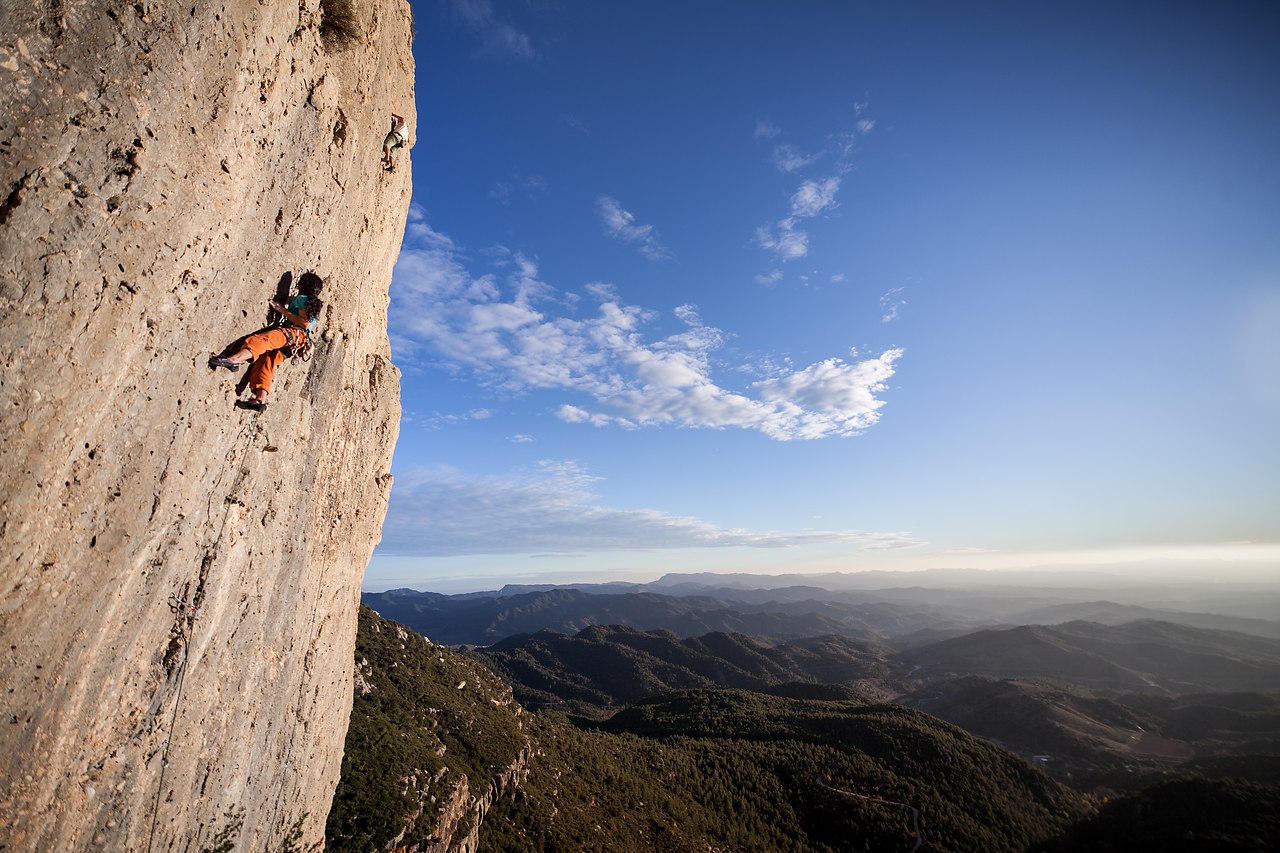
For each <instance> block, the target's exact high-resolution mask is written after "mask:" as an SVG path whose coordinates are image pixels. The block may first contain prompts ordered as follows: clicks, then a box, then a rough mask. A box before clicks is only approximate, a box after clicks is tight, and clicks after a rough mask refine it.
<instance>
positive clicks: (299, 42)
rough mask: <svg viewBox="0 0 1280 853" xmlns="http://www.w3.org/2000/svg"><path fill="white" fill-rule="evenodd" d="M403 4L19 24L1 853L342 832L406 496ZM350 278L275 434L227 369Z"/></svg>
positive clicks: (24, 10)
mask: <svg viewBox="0 0 1280 853" xmlns="http://www.w3.org/2000/svg"><path fill="white" fill-rule="evenodd" d="M411 32H412V22H411V13H410V10H409V8H408V4H407V3H406V2H405V0H368V2H361V3H352V2H350V0H301V2H294V0H225V2H213V3H205V2H196V0H190V2H187V3H177V2H170V3H159V2H143V3H137V4H132V3H124V2H118V0H106V2H103V0H36V2H35V3H34V4H21V3H4V4H2V5H0V122H2V123H0V411H3V416H2V417H0V541H2V542H3V550H2V551H0V590H2V595H0V636H2V638H3V649H2V651H3V654H0V685H3V686H2V688H0V689H2V690H3V706H2V709H0V710H2V712H3V716H2V717H0V847H2V848H3V849H6V850H82V849H95V850H96V849H105V850H129V851H141V850H191V851H196V850H201V849H204V848H206V847H211V846H213V843H214V840H215V839H217V840H219V841H227V840H233V841H234V844H235V847H236V849H241V850H266V849H273V850H274V849H281V848H282V847H284V846H290V845H291V844H293V843H294V842H301V843H303V844H312V843H314V842H317V841H319V839H320V838H321V837H322V835H323V827H324V824H325V817H326V814H327V812H328V809H329V804H330V801H331V797H332V793H333V790H334V787H335V785H336V784H337V779H338V772H339V765H340V760H341V756H342V748H343V738H344V735H345V731H346V727H347V719H348V712H349V709H350V706H351V693H352V659H353V650H354V643H355V632H356V613H357V605H358V588H359V582H360V577H361V575H362V573H363V571H364V568H365V565H366V563H367V561H368V557H369V554H370V552H371V550H372V548H373V546H374V544H375V543H376V541H377V538H378V535H379V530H380V527H381V523H382V519H383V516H384V514H385V511H386V500H387V495H388V492H389V489H390V480H391V478H390V473H389V467H390V460H391V452H392V447H393V444H394V442H395V438H396V432H397V425H398V420H399V402H398V385H399V379H398V374H397V372H396V370H395V368H394V367H393V366H392V365H391V362H390V358H389V348H388V342H387V332H386V311H387V304H388V299H387V288H388V285H389V282H390V276H391V268H392V266H393V264H394V262H395V258H396V255H397V253H398V251H399V246H400V240H401V235H402V232H403V226H404V222H405V217H406V213H407V210H408V204H409V195H410V178H409V175H410V170H409V168H408V159H407V155H402V157H401V162H400V168H398V169H397V170H396V171H395V172H392V173H385V172H383V171H382V169H381V167H380V165H379V157H380V154H381V144H382V137H383V136H384V134H385V133H386V130H387V129H388V122H389V117H390V113H391V112H392V111H395V112H397V113H400V114H402V115H404V116H405V117H406V118H408V119H409V120H410V124H411V126H412V125H413V122H414V118H415V117H414V110H413V92H412V90H413V60H412V56H411V53H410V45H411V38H412V35H411ZM308 269H315V270H316V271H317V272H319V273H320V274H321V275H322V276H323V277H324V278H325V279H326V281H327V287H326V291H325V293H324V297H325V300H326V303H327V305H326V309H325V312H324V316H323V317H322V320H321V327H320V329H321V330H320V333H319V336H318V337H319V339H318V340H317V342H316V347H315V353H314V357H313V358H312V360H311V361H309V362H306V363H293V364H289V363H286V364H285V366H284V367H283V368H281V371H280V372H279V374H278V375H277V379H276V383H275V387H274V388H273V391H272V394H271V400H270V405H269V407H268V409H267V410H266V411H265V412H264V413H262V414H260V415H259V414H254V413H251V412H243V411H240V410H238V409H235V408H233V407H232V401H233V399H234V394H235V391H234V386H235V384H236V380H237V379H238V378H239V376H240V375H243V374H240V375H232V374H228V373H225V372H220V373H217V374H215V373H213V372H211V371H210V370H209V368H208V367H207V366H206V360H207V358H208V357H209V355H210V353H212V352H214V351H219V350H221V349H222V348H223V347H224V346H225V345H227V344H230V343H232V342H233V341H235V340H236V339H237V338H238V337H240V336H242V335H244V334H246V333H248V332H251V331H254V330H255V329H256V328H257V327H259V326H261V325H263V323H264V322H265V320H266V310H265V302H266V300H268V299H271V298H273V297H275V296H276V295H277V294H276V290H277V283H278V282H279V281H280V279H281V276H282V274H283V273H284V272H286V271H292V272H293V273H294V274H295V275H296V274H298V273H299V272H302V271H305V270H308Z"/></svg>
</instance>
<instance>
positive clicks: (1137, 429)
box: [365, 0, 1280, 591]
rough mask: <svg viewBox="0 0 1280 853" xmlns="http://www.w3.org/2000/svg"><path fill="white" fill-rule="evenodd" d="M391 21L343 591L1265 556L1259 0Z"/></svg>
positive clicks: (1277, 539)
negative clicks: (387, 219) (400, 234)
mask: <svg viewBox="0 0 1280 853" xmlns="http://www.w3.org/2000/svg"><path fill="white" fill-rule="evenodd" d="M413 6H414V11H415V24H416V33H417V35H416V38H415V42H414V50H415V56H416V59H417V79H416V81H415V83H416V97H417V103H416V110H417V122H416V126H415V127H413V134H414V144H413V148H412V151H411V155H410V160H411V163H412V169H413V187H414V191H413V205H412V208H411V211H410V216H409V223H408V226H407V229H406V232H405V239H404V245H403V249H402V252H401V256H400V260H399V262H398V263H397V266H396V270H395V275H394V278H393V283H392V289H391V307H390V313H389V328H390V332H391V338H392V353H393V357H394V359H395V362H396V364H397V365H398V366H399V368H400V369H401V371H402V372H403V380H402V400H403V406H404V416H403V420H402V424H401V432H400V439H399V443H398V445H397V448H396V456H395V462H394V466H393V471H394V473H395V477H396V479H395V486H394V488H393V491H392V498H391V507H390V510H389V513H388V517H387V523H386V526H385V528H384V532H383V542H382V544H381V545H380V546H379V548H378V550H377V551H376V552H375V556H374V559H373V561H372V563H371V565H370V567H369V571H368V573H367V575H366V578H365V588H366V589H371V590H374V589H386V588H389V587H398V586H411V587H415V588H418V589H435V590H440V591H458V590H466V589H483V588H494V587H496V586H499V585H501V584H502V583H505V582H508V581H517V582H530V581H545V582H561V581H568V580H586V579H589V580H649V579H653V578H656V577H658V576H659V575H661V574H663V573H664V572H668V571H704V570H717V571H749V572H772V573H783V572H815V571H832V570H842V571H856V570H858V569H865V568H902V569H917V568H929V567H945V566H971V567H977V568H992V569H997V568H1013V567H1019V568H1022V567H1031V566H1037V565H1048V564H1055V565H1104V564H1115V563H1122V562H1132V561H1143V560H1148V561H1149V560H1152V559H1159V560H1162V561H1166V563H1167V564H1168V565H1170V566H1174V565H1192V564H1194V565H1200V566H1208V565H1213V566H1220V565H1222V564H1219V563H1216V562H1214V561H1220V560H1229V561H1231V565H1233V566H1235V567H1236V568H1238V569H1240V570H1241V571H1242V572H1245V573H1252V574H1253V575H1254V576H1257V577H1268V576H1275V575H1276V573H1277V570H1280V157H1278V156H1277V154H1276V152H1277V151H1280V109H1278V108H1277V105H1278V104H1280V52H1277V51H1276V50H1275V49H1274V46H1275V45H1276V44H1277V43H1280V7H1277V6H1276V4H1274V3H1261V2H1260V3H1242V2H1227V3H1220V4H1208V3H1188V4H1177V3H1121V4H1117V3H1091V2H1072V3H1065V2H1063V3H1025V2H1019V3H981V4H955V3H941V2H939V3H932V2H868V3H860V2H804V0H799V1H798V2H794V3H781V2H753V0H736V2H667V1H666V0H652V2H646V3H636V4H632V3H601V2H586V0H582V2H577V1H576V0H557V1H556V2H551V0H547V2H542V0H522V2H517V0H512V1H511V2H500V0H429V2H428V0H418V2H414V3H413ZM392 108H393V109H394V105H392ZM397 111H400V110H397ZM1179 561H1181V562H1179ZM1216 570H1217V569H1216V568H1215V571H1216Z"/></svg>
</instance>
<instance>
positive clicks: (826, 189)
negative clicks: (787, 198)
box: [791, 178, 840, 219]
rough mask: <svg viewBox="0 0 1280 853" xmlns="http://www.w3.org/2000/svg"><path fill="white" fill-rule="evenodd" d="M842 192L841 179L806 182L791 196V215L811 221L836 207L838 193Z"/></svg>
mask: <svg viewBox="0 0 1280 853" xmlns="http://www.w3.org/2000/svg"><path fill="white" fill-rule="evenodd" d="M839 191H840V179H839V178H824V179H823V180H821V181H805V182H804V183H803V184H801V185H800V189H798V190H796V192H795V195H793V196H791V215H792V216H803V217H805V218H808V219H811V218H813V217H815V216H817V215H818V214H820V213H822V212H823V211H825V210H830V209H831V208H833V207H835V204H836V193H837V192H839Z"/></svg>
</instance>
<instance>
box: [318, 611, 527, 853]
mask: <svg viewBox="0 0 1280 853" xmlns="http://www.w3.org/2000/svg"><path fill="white" fill-rule="evenodd" d="M523 716H525V715H524V713H523V710H522V709H521V708H520V706H519V705H518V704H516V703H515V702H514V700H513V698H512V695H511V688H510V687H509V686H508V685H507V684H506V683H505V682H503V681H502V680H500V679H499V678H497V677H496V676H495V675H494V674H493V673H492V672H491V671H490V670H489V669H487V668H486V667H485V666H484V665H483V664H482V663H480V662H478V661H475V660H472V659H470V658H467V657H466V656H464V655H460V654H458V653H456V652H453V651H451V650H449V649H447V648H445V647H444V646H438V645H435V644H433V643H431V642H430V641H428V640H426V639H424V638H423V637H421V636H419V635H418V634H415V633H413V632H412V631H409V630H406V629H405V628H404V627H402V626H400V625H398V624H396V623H395V622H392V621H390V620H387V619H383V618H382V617H381V616H379V615H378V614H376V613H374V612H373V611H371V610H369V609H368V608H367V607H363V606H362V607H361V608H360V623H359V631H358V633H357V634H356V689H355V700H354V703H353V706H352V709H351V723H350V727H349V728H348V730H347V742H346V753H345V755H344V756H343V760H342V779H341V781H340V782H339V784H338V790H337V793H336V794H335V795H334V800H333V807H332V809H331V810H330V812H329V822H328V827H327V831H326V835H327V845H326V849H328V850H334V851H360V853H366V851H370V850H380V849H384V848H385V847H386V846H387V844H388V843H389V842H391V841H393V840H395V839H399V841H400V843H401V844H402V845H404V849H416V848H415V847H412V846H411V845H416V844H421V845H427V844H430V843H438V844H442V845H444V846H442V847H441V848H440V849H448V846H449V845H450V844H451V843H455V842H457V841H458V840H459V839H462V838H465V837H466V836H468V835H469V834H470V833H472V831H473V830H474V829H475V828H476V827H475V823H476V821H477V820H478V819H480V818H481V817H482V815H481V814H479V813H478V812H477V810H476V809H475V808H474V807H473V804H472V802H471V798H472V797H473V796H474V797H483V796H484V795H486V793H487V792H489V791H490V789H491V788H494V787H495V786H497V787H500V786H502V785H503V784H504V780H505V778H506V776H509V775H510V774H511V773H512V772H515V773H519V772H520V769H521V767H522V764H523V761H524V758H525V756H526V754H527V749H528V745H529V740H528V736H527V735H526V733H525V731H524V720H523V719H522V717H523ZM513 768H515V770H514V771H513Z"/></svg>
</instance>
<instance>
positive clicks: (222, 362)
mask: <svg viewBox="0 0 1280 853" xmlns="http://www.w3.org/2000/svg"><path fill="white" fill-rule="evenodd" d="M209 366H210V367H225V368H226V369H227V370H231V371H236V370H239V369H240V362H238V361H232V360H231V359H229V358H223V357H222V356H219V355H215V356H213V357H212V358H210V359H209Z"/></svg>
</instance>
